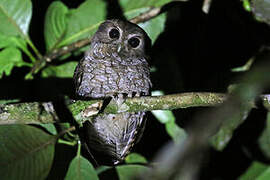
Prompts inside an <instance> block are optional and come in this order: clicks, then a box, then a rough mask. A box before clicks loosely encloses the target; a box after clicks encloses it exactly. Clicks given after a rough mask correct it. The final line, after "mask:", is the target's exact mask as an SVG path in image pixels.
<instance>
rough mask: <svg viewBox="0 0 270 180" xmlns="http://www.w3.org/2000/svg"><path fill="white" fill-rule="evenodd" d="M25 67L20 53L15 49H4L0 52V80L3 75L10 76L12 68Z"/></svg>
mask: <svg viewBox="0 0 270 180" xmlns="http://www.w3.org/2000/svg"><path fill="white" fill-rule="evenodd" d="M23 65H27V63H25V62H23V60H22V55H21V52H20V51H19V50H18V49H17V48H11V47H10V48H6V49H4V50H2V51H0V78H1V77H2V76H3V74H4V73H5V74H6V75H7V76H8V75H10V73H11V70H12V68H13V67H14V66H17V67H20V66H23Z"/></svg>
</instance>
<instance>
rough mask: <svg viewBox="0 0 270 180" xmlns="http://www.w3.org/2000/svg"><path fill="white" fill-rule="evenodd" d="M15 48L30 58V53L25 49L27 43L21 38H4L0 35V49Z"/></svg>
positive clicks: (4, 36)
mask: <svg viewBox="0 0 270 180" xmlns="http://www.w3.org/2000/svg"><path fill="white" fill-rule="evenodd" d="M7 47H17V48H19V49H21V50H22V51H23V52H24V53H25V54H27V55H28V56H29V57H30V58H32V54H31V52H30V51H29V50H28V49H27V42H26V41H25V40H24V39H22V38H21V37H17V36H6V35H4V34H2V33H0V48H7Z"/></svg>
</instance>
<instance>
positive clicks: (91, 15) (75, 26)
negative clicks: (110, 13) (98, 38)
mask: <svg viewBox="0 0 270 180" xmlns="http://www.w3.org/2000/svg"><path fill="white" fill-rule="evenodd" d="M67 16H68V25H67V31H66V33H65V35H64V37H63V40H62V41H61V43H59V44H58V46H57V47H60V46H62V45H66V44H70V43H72V42H75V41H77V40H79V39H83V38H87V37H90V36H91V35H92V34H94V31H95V30H96V29H97V27H98V25H99V24H100V23H101V22H102V21H104V20H105V18H106V2H105V1H100V0H87V1H85V2H84V3H82V4H81V5H80V6H79V7H78V8H77V9H72V10H70V11H69V13H68V15H67Z"/></svg>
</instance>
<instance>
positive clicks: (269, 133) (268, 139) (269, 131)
mask: <svg viewBox="0 0 270 180" xmlns="http://www.w3.org/2000/svg"><path fill="white" fill-rule="evenodd" d="M258 145H259V147H260V149H261V151H262V152H263V153H264V155H265V156H266V157H267V158H268V159H270V112H268V113H267V120H266V126H265V128H264V130H263V132H262V134H261V136H260V137H259V143H258Z"/></svg>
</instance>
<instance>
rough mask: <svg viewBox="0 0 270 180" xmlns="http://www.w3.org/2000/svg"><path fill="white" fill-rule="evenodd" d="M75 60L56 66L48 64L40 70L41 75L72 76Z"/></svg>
mask: <svg viewBox="0 0 270 180" xmlns="http://www.w3.org/2000/svg"><path fill="white" fill-rule="evenodd" d="M77 64H78V63H77V62H68V63H65V64H62V65H58V66H49V67H47V68H46V69H45V70H43V71H42V77H59V78H72V77H73V74H74V70H75V67H76V65H77Z"/></svg>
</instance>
